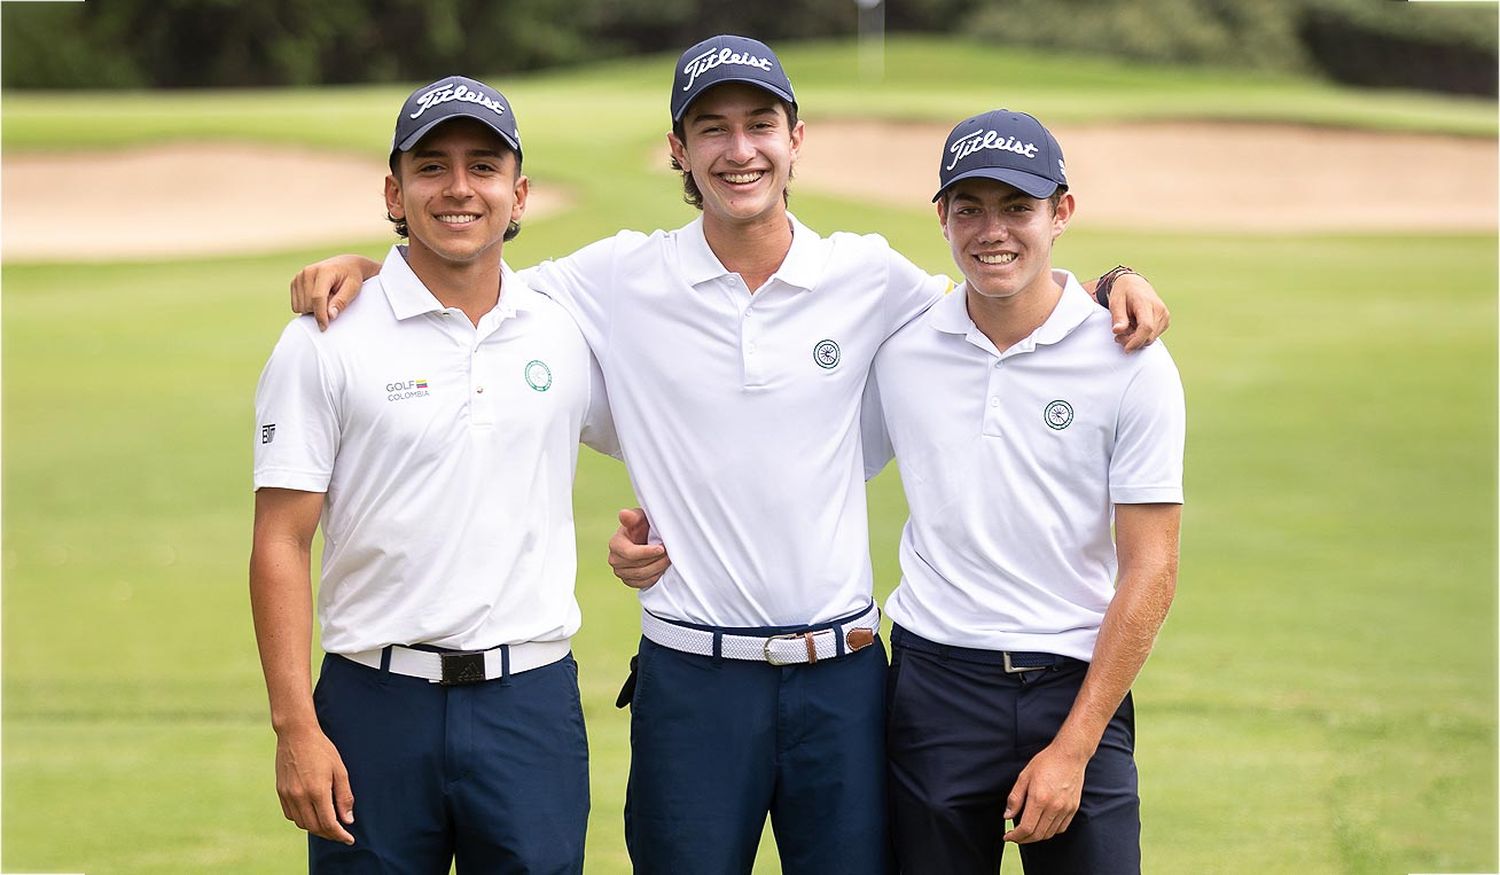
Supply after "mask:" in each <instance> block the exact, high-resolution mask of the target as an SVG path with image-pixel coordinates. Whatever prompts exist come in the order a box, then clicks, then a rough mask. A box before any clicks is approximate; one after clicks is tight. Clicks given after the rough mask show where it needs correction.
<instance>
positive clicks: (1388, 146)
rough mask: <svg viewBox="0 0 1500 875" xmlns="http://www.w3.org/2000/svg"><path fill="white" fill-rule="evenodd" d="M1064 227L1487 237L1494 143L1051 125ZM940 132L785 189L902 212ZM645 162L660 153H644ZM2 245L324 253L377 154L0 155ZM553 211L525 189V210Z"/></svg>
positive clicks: (864, 153) (115, 253)
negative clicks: (1070, 195) (1065, 189)
mask: <svg viewBox="0 0 1500 875" xmlns="http://www.w3.org/2000/svg"><path fill="white" fill-rule="evenodd" d="M1055 132H1056V133H1057V135H1058V139H1059V140H1061V141H1062V143H1063V146H1064V149H1065V152H1066V154H1067V159H1068V175H1069V178H1070V180H1071V181H1072V183H1073V190H1074V191H1075V192H1076V193H1077V195H1078V199H1079V212H1078V219H1077V221H1078V222H1079V223H1081V224H1083V225H1086V226H1088V227H1095V228H1129V229H1136V230H1166V231H1176V230H1181V231H1225V232H1302V231H1391V232H1416V233H1426V232H1452V231H1479V232H1486V231H1493V230H1494V229H1495V228H1496V225H1497V223H1496V211H1497V208H1496V187H1497V173H1496V144H1495V142H1494V141H1493V140H1488V139H1482V138H1464V137H1445V136H1435V135H1425V134H1384V133H1372V132H1368V131H1351V130H1335V129H1323V128H1305V127H1295V126H1291V125H1251V124H1219V123H1173V124H1123V125H1122V124H1111V125H1080V126H1064V127H1059V128H1057V129H1056V131H1055ZM947 133H948V128H947V126H944V125H906V124H890V123H886V122H861V121H833V120H829V121H819V122H817V123H816V124H814V125H812V126H810V133H809V136H808V138H807V141H806V143H805V145H804V149H803V155H802V160H801V161H800V162H799V164H798V167H797V181H796V187H797V188H798V189H799V190H802V191H809V192H814V191H816V192H827V193H831V194H838V195H841V196H847V197H851V198H856V199H860V200H869V201H877V202H881V203H889V204H896V205H901V206H910V207H915V206H919V205H922V204H925V203H926V202H927V200H928V199H929V198H930V197H931V196H932V190H933V188H934V187H935V185H936V177H937V156H938V155H939V153H940V151H941V149H942V143H943V140H944V138H945V137H946V136H947ZM650 163H651V165H652V166H653V167H656V168H659V167H660V165H661V156H660V155H658V154H655V153H653V154H652V156H651V161H650ZM3 171H4V189H3V192H4V197H3V226H0V256H3V257H4V258H5V259H7V260H40V259H45V260H77V261H93V260H103V259H121V258H172V257H180V256H212V255H232V254H241V253H256V252H272V251H278V250H285V249H289V248H293V247H313V248H317V247H324V248H326V247H332V246H337V245H340V244H342V245H348V244H351V243H354V242H357V241H362V240H368V239H371V238H379V237H382V236H385V235H387V234H389V233H390V230H389V225H388V224H387V223H386V222H385V220H384V210H383V206H382V200H381V180H383V179H384V175H385V167H384V165H383V164H381V163H380V162H379V161H372V160H370V159H368V158H361V157H349V156H342V155H337V154H331V153H327V152H319V151H314V150H308V149H289V148H280V147H274V146H253V145H225V144H189V145H173V146H160V147H152V148H143V149H137V150H122V151H113V152H107V153H82V154H80V153H69V154H65V155H55V156H54V155H38V154H26V153H20V154H7V155H5V156H4V164H3ZM566 206H567V195H566V193H565V192H560V191H558V190H557V189H556V188H555V187H553V186H540V187H538V188H537V189H536V190H534V192H533V194H532V197H531V202H530V206H529V208H528V215H530V216H532V217H536V216H542V215H547V214H548V213H553V212H556V211H558V210H560V209H563V208H565V207H566Z"/></svg>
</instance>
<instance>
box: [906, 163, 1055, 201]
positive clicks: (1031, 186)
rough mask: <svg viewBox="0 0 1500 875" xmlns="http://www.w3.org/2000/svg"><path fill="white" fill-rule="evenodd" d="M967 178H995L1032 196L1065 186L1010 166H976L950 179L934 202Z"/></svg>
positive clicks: (1046, 194) (1049, 194) (1049, 192)
mask: <svg viewBox="0 0 1500 875" xmlns="http://www.w3.org/2000/svg"><path fill="white" fill-rule="evenodd" d="M965 179H993V180H995V181H996V182H1003V183H1005V184H1007V185H1013V186H1015V187H1016V188H1019V189H1020V190H1021V191H1024V192H1026V193H1027V194H1029V195H1031V196H1032V197H1051V196H1052V194H1053V192H1055V191H1057V190H1058V189H1059V188H1062V187H1063V186H1062V185H1061V184H1059V183H1057V182H1054V181H1052V180H1050V179H1047V178H1046V177H1043V176H1037V175H1036V174H1035V173H1027V172H1026V171H1024V170H1012V169H1010V168H1009V167H976V168H974V169H973V170H968V171H965V172H963V173H960V174H959V175H957V176H955V177H953V178H952V179H950V180H948V182H947V184H946V185H944V186H943V187H942V188H940V189H938V191H937V194H935V195H933V196H932V201H933V203H937V200H938V198H940V197H942V196H943V192H945V191H947V190H948V189H950V188H952V187H953V186H954V185H955V184H957V183H960V182H963V181H964V180H965Z"/></svg>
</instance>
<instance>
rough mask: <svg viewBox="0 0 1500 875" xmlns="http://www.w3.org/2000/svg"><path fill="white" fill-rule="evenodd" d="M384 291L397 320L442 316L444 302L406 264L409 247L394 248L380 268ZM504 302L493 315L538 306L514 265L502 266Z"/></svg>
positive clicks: (501, 296) (509, 314)
mask: <svg viewBox="0 0 1500 875" xmlns="http://www.w3.org/2000/svg"><path fill="white" fill-rule="evenodd" d="M380 287H381V288H382V289H384V290H385V297H386V300H388V301H390V304H391V312H393V313H395V315H396V318H397V319H410V318H411V317H413V316H420V315H422V314H423V313H441V312H442V311H443V310H444V309H446V308H444V307H443V304H442V302H441V301H439V300H438V299H437V297H436V296H435V295H433V294H432V292H430V291H428V289H427V286H426V285H425V284H424V283H423V282H422V281H421V280H420V279H418V278H417V275H416V273H414V272H413V271H412V269H411V265H410V264H407V263H406V247H404V246H402V245H400V244H399V243H398V244H396V245H394V246H392V247H391V251H390V252H389V253H387V254H386V256H385V262H384V263H382V264H381V265H380ZM500 288H501V295H500V302H499V303H498V304H496V305H495V309H494V310H492V311H491V312H494V313H498V314H499V315H501V316H506V317H509V316H514V315H516V313H517V312H519V311H521V310H526V309H530V308H531V307H532V306H534V305H535V303H536V300H535V298H536V295H537V294H538V293H537V292H535V291H533V290H532V289H531V287H530V286H528V285H526V283H525V281H524V280H522V279H521V277H520V275H519V274H517V273H516V272H515V271H513V270H511V269H510V265H508V264H506V263H505V262H504V261H501V262H500Z"/></svg>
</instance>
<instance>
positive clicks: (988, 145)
mask: <svg viewBox="0 0 1500 875" xmlns="http://www.w3.org/2000/svg"><path fill="white" fill-rule="evenodd" d="M980 149H1003V150H1005V151H1007V152H1014V153H1016V154H1017V155H1024V156H1026V157H1027V158H1035V157H1036V150H1037V147H1036V144H1035V143H1022V142H1021V141H1020V140H1017V139H1016V138H1015V137H1002V136H1000V135H999V134H998V133H996V132H995V131H975V132H974V133H972V134H969V135H967V136H964V137H960V138H958V139H957V140H954V141H953V145H952V146H950V147H948V151H949V152H952V153H953V160H952V161H951V162H949V164H948V166H947V167H944V168H943V169H944V170H952V169H953V168H954V167H957V166H958V162H960V161H962V160H964V159H965V158H967V157H969V156H970V155H972V154H974V153H975V152H978V151H979V150H980Z"/></svg>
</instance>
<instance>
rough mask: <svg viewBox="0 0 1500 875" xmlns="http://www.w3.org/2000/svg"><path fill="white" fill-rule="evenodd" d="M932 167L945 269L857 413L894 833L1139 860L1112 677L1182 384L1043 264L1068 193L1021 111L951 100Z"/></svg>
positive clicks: (1128, 638)
mask: <svg viewBox="0 0 1500 875" xmlns="http://www.w3.org/2000/svg"><path fill="white" fill-rule="evenodd" d="M939 178H940V183H941V184H940V187H939V190H938V193H937V196H936V197H935V198H934V200H935V201H936V202H937V204H938V207H937V212H938V218H939V221H940V222H941V223H942V228H943V235H944V236H945V237H946V238H947V239H948V241H949V244H950V246H951V248H952V251H953V258H954V261H955V262H956V263H957V264H958V267H959V270H960V271H962V272H963V274H964V277H965V282H964V284H963V285H962V286H960V287H959V289H958V290H956V291H955V292H954V293H952V294H950V295H949V296H947V297H946V298H944V299H943V300H941V301H939V302H938V303H937V304H935V305H934V306H933V307H932V308H931V309H930V310H928V311H927V312H926V313H924V314H923V315H922V316H921V317H919V318H918V319H916V320H914V321H913V322H912V323H911V324H909V325H907V326H906V327H904V328H903V329H901V330H900V331H899V332H897V333H896V334H895V336H893V337H892V338H891V339H890V340H888V341H886V343H885V345H884V346H883V347H881V349H880V352H879V353H878V354H877V355H876V357H875V364H874V370H873V374H872V377H871V380H870V385H869V389H868V391H867V400H866V408H865V424H864V436H865V441H866V465H867V469H868V471H869V473H871V474H873V473H874V472H875V471H878V470H879V468H880V467H881V466H883V465H884V464H885V462H886V461H887V460H888V459H889V458H890V455H891V452H892V450H894V453H895V456H896V459H897V461H898V462H899V464H900V469H901V481H902V483H903V485H904V486H905V489H906V495H907V499H908V502H909V504H910V507H911V519H910V520H909V521H908V522H907V524H906V527H905V529H904V530H903V532H902V536H901V554H900V555H901V569H902V579H901V584H900V586H899V587H898V588H897V589H896V591H895V592H894V593H893V594H892V596H891V598H890V599H889V601H888V602H887V603H886V610H887V612H888V613H889V614H890V616H891V619H892V621H893V622H894V624H895V628H894V631H893V634H892V641H891V643H892V668H891V672H890V677H889V688H888V694H889V696H888V697H889V709H890V713H889V717H888V721H889V722H888V737H887V750H888V755H889V757H890V794H891V809H892V833H893V839H894V843H895V846H896V853H897V857H898V859H899V861H900V864H901V868H902V871H903V872H904V873H907V875H922V873H933V875H938V873H941V875H970V873H972V875H981V873H982V875H994V873H995V872H996V871H998V870H999V868H1000V858H1001V853H1002V849H1003V847H1004V842H1006V841H1014V842H1018V843H1020V848H1021V851H1020V852H1021V856H1022V858H1023V861H1024V862H1025V868H1026V872H1027V873H1028V875H1036V873H1058V875H1061V873H1083V872H1086V873H1090V875H1107V873H1134V872H1139V871H1140V814H1139V798H1138V796H1137V792H1136V773H1135V764H1134V760H1133V755H1132V750H1133V739H1134V714H1133V708H1132V705H1131V702H1130V697H1129V690H1130V685H1131V683H1132V682H1133V681H1134V679H1135V677H1136V674H1137V673H1138V672H1139V671H1140V668H1141V666H1142V664H1143V663H1144V662H1145V660H1146V656H1147V654H1149V652H1150V651H1151V647H1152V644H1153V642H1154V641H1155V637H1156V633H1157V630H1158V629H1159V628H1160V626H1161V624H1162V621H1163V620H1164V619H1165V617H1166V614H1167V608H1168V606H1169V605H1170V604H1171V601H1172V596H1173V593H1174V591H1175V587H1176V575H1177V538H1178V524H1179V521H1180V517H1181V503H1182V448H1183V431H1184V413H1183V398H1182V386H1181V383H1180V381H1179V379H1178V375H1177V370H1176V367H1175V366H1174V365H1173V363H1172V359H1171V357H1170V356H1169V355H1168V354H1167V351H1166V349H1165V348H1163V347H1162V345H1161V344H1157V345H1155V346H1152V347H1150V348H1148V349H1145V350H1142V351H1140V352H1138V353H1135V354H1129V355H1127V354H1126V353H1124V352H1123V351H1122V350H1121V349H1120V348H1119V347H1118V346H1117V345H1116V344H1115V343H1113V342H1112V334H1111V330H1110V325H1109V319H1108V314H1106V313H1105V312H1104V311H1103V310H1101V309H1099V308H1098V307H1095V306H1093V305H1092V304H1091V303H1090V302H1089V301H1088V300H1087V299H1086V298H1085V297H1084V296H1083V295H1082V294H1079V289H1078V285H1077V281H1076V280H1074V278H1073V276H1072V275H1071V274H1068V273H1067V272H1065V271H1060V270H1059V271H1055V270H1053V268H1052V246H1053V243H1054V241H1055V240H1056V239H1057V237H1058V236H1059V235H1061V234H1062V233H1063V231H1064V230H1065V229H1066V227H1067V224H1068V220H1069V218H1070V217H1071V216H1072V212H1073V195H1072V194H1070V193H1068V191H1067V178H1066V176H1065V168H1064V164H1063V156H1062V150H1061V149H1060V148H1059V147H1058V144H1057V141H1056V140H1055V139H1054V138H1053V137H1052V135H1051V134H1050V133H1049V132H1048V131H1047V130H1046V129H1045V128H1044V127H1042V125H1041V124H1040V123H1039V122H1038V121H1037V120H1036V119H1035V118H1033V117H1031V116H1029V115H1026V114H1025V113H1018V112H1009V111H1006V110H997V111H994V112H989V113H985V114H983V115H979V116H975V117H973V118H970V119H967V120H965V121H964V122H962V123H960V124H959V125H958V126H957V127H956V128H954V129H953V132H952V134H951V135H950V136H949V138H948V142H947V147H946V148H945V150H944V152H943V158H942V163H941V165H940V173H939ZM1111 523H1113V525H1114V538H1113V540H1112V539H1111V533H1110V527H1111ZM1006 819H1011V820H1012V822H1013V828H1011V829H1010V830H1009V831H1008V832H1007V831H1006V828H1005V820H1006Z"/></svg>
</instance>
